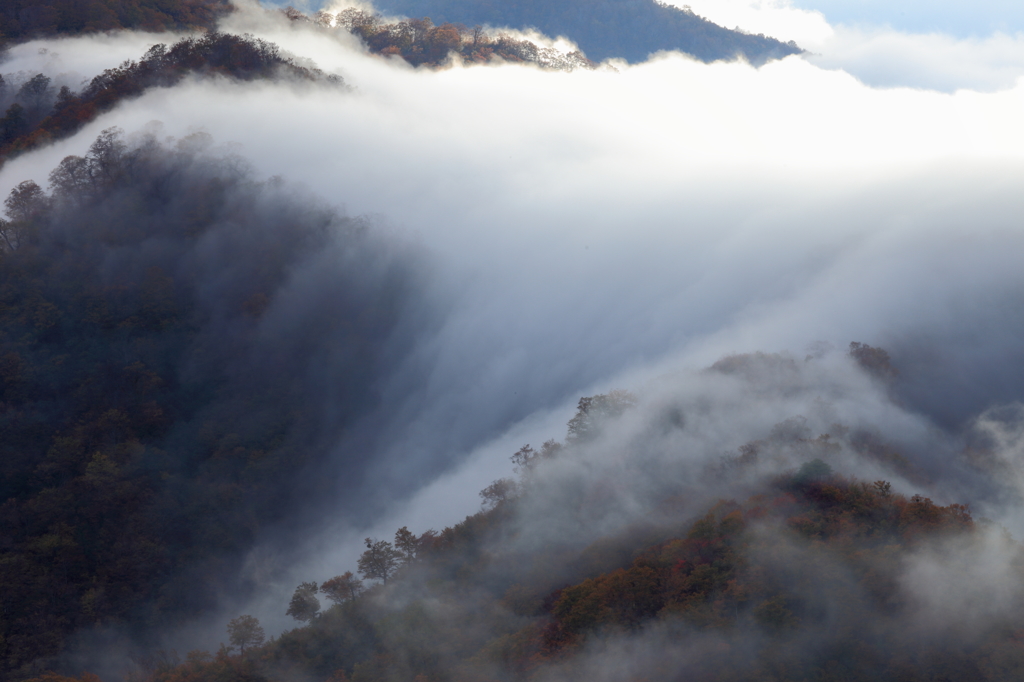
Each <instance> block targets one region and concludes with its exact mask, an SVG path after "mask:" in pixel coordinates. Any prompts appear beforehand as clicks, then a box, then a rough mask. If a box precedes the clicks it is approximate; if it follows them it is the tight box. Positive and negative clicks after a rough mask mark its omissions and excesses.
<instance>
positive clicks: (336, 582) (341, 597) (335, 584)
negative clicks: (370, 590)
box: [320, 571, 363, 604]
mask: <svg viewBox="0 0 1024 682" xmlns="http://www.w3.org/2000/svg"><path fill="white" fill-rule="evenodd" d="M362 590H363V581H362V580H360V579H359V578H357V577H355V575H353V574H352V571H345V572H344V573H342V574H341V575H336V576H334V577H333V578H331V579H330V580H326V581H324V583H323V584H321V585H320V592H322V593H323V594H324V595H325V596H326V597H327V598H328V599H330V600H331V601H332V602H334V603H335V604H341V603H343V602H346V601H351V600H353V599H355V598H356V597H357V596H359V593H360V592H362Z"/></svg>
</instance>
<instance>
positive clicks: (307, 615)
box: [286, 582, 320, 623]
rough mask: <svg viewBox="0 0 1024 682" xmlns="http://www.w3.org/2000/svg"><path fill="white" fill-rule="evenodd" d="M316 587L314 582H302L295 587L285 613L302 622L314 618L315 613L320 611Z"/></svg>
mask: <svg viewBox="0 0 1024 682" xmlns="http://www.w3.org/2000/svg"><path fill="white" fill-rule="evenodd" d="M317 589H318V588H317V584H316V583H315V582H310V583H302V584H300V585H299V586H298V587H296V588H295V594H293V595H292V600H291V602H289V604H288V611H287V612H286V613H287V614H288V615H289V616H291V617H292V618H294V619H295V620H301V621H302V622H304V623H308V622H309V621H311V620H313V619H314V618H316V614H317V613H319V611H320V600H319V599H317V598H316V593H317Z"/></svg>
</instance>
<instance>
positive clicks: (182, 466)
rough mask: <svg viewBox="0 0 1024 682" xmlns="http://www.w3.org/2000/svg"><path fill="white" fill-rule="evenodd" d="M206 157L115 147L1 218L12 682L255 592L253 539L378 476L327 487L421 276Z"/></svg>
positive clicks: (117, 138) (2, 474) (349, 230)
mask: <svg viewBox="0 0 1024 682" xmlns="http://www.w3.org/2000/svg"><path fill="white" fill-rule="evenodd" d="M208 145H209V140H208V137H207V136H204V135H203V134H199V133H197V134H195V135H192V136H190V137H188V138H185V139H182V140H180V141H178V142H177V143H176V144H175V146H173V147H166V146H164V145H163V144H162V143H161V142H158V141H157V138H156V137H154V136H152V135H143V136H141V137H137V139H133V140H132V141H131V142H128V141H126V139H125V138H124V137H123V135H122V134H121V133H120V132H119V131H117V130H107V131H105V132H104V133H103V135H101V136H100V137H99V138H98V139H97V140H96V141H95V143H94V144H93V145H92V147H91V148H90V150H89V153H88V154H87V155H86V156H84V157H77V156H70V157H67V158H65V159H64V160H63V161H62V162H61V163H60V165H59V166H58V167H57V168H55V169H54V170H53V172H52V173H51V174H50V177H49V180H50V188H51V189H50V192H49V193H47V192H44V191H43V190H42V189H41V188H40V187H39V186H38V185H37V184H36V183H34V182H32V181H25V182H22V183H21V184H19V185H18V186H17V187H16V188H15V190H14V191H13V192H12V193H11V195H10V197H8V199H7V201H6V203H5V207H6V213H7V219H6V220H3V221H0V378H2V384H0V430H2V432H3V434H4V435H3V438H2V439H0V499H2V500H3V503H2V505H0V527H2V528H3V529H4V533H3V534H2V540H0V543H2V544H0V604H2V612H3V614H4V616H3V619H2V620H0V660H2V661H3V667H2V671H0V674H2V675H3V676H4V677H9V676H10V675H15V676H24V675H25V674H26V672H27V671H31V670H36V669H38V666H41V665H44V664H45V662H46V661H47V660H48V658H49V657H53V656H55V655H57V654H59V653H60V652H61V650H62V648H63V643H64V641H65V637H66V636H67V635H69V634H70V633H72V632H74V631H76V630H80V629H82V628H95V627H106V626H111V625H117V624H120V623H128V624H131V626H132V628H133V629H134V630H135V632H136V633H137V634H139V635H141V636H142V637H143V638H144V637H145V636H146V633H147V632H150V631H151V630H152V629H153V628H155V627H166V626H167V625H168V624H169V623H171V622H174V621H175V620H176V619H178V618H184V617H189V616H192V615H195V614H197V613H201V612H205V611H206V610H208V609H209V608H210V607H211V606H212V605H214V604H215V603H216V602H217V599H218V595H220V594H224V593H244V592H245V590H246V589H248V588H247V586H246V585H239V584H235V583H234V581H235V578H234V574H235V572H236V571H237V567H238V561H240V559H241V557H242V555H243V553H244V551H245V549H246V548H247V547H249V546H251V544H252V543H253V542H254V539H255V538H256V537H257V536H258V535H259V534H260V532H261V530H262V529H264V528H266V527H267V526H268V524H270V523H272V522H277V521H280V520H281V517H282V510H284V509H290V508H294V507H295V506H296V501H297V500H298V499H303V500H305V501H306V502H311V501H312V500H314V499H316V498H318V497H320V496H323V495H335V494H337V492H338V490H339V489H341V490H343V489H346V488H355V487H356V486H357V485H358V481H359V477H360V471H361V468H362V467H363V466H365V464H366V463H367V462H366V461H365V460H364V459H359V458H356V459H355V460H353V461H351V462H346V464H345V466H344V469H345V479H344V480H340V481H339V480H337V479H335V478H333V473H332V472H329V471H327V470H325V468H324V467H323V466H322V465H323V462H324V461H325V459H326V453H328V452H332V453H333V457H334V458H335V460H336V462H341V461H347V459H348V455H346V454H345V453H343V452H342V453H339V452H336V451H333V450H332V448H333V447H334V446H335V444H336V441H337V438H338V434H339V433H340V432H341V431H343V430H344V429H345V428H346V427H347V426H348V425H350V424H351V423H353V421H354V420H356V419H358V418H359V417H360V415H364V414H366V413H367V412H369V411H371V410H372V409H373V407H374V405H375V391H376V388H375V383H376V382H377V380H378V377H379V375H380V373H381V371H382V369H381V367H382V363H383V362H384V360H383V358H384V356H385V354H386V353H392V354H394V353H401V352H402V347H403V346H402V342H401V341H400V340H399V337H397V336H396V327H397V325H398V324H399V320H400V318H401V317H402V311H403V310H404V308H405V307H406V306H407V305H410V304H411V301H412V300H413V299H414V288H415V282H416V274H415V273H416V269H415V268H414V267H413V264H412V261H411V260H410V256H409V255H408V254H405V255H403V253H402V252H401V251H400V250H397V251H396V250H395V249H394V248H392V247H386V246H385V245H384V244H383V243H381V242H380V241H379V240H378V239H377V238H376V237H375V235H374V231H373V229H372V227H371V226H370V225H369V224H367V223H366V222H365V221H361V220H358V219H353V218H347V217H345V216H342V215H339V214H338V213H336V212H334V211H333V210H331V209H329V208H327V207H324V206H322V205H319V204H318V203H316V202H309V201H306V200H304V199H303V198H302V197H296V196H292V195H291V194H290V192H289V189H288V188H287V187H285V186H283V185H282V184H281V183H279V182H276V181H270V182H262V183H261V182H256V181H255V180H253V179H252V178H251V177H250V175H249V172H248V171H247V170H246V167H245V165H244V163H242V162H241V161H240V160H238V159H232V158H230V157H229V158H218V157H217V156H215V155H211V154H209V153H207V152H206V151H204V150H205V149H206V147H208ZM389 357H391V358H392V359H393V358H394V356H393V355H392V356H389ZM339 457H340V459H338V458H339ZM314 472H315V475H314ZM338 486H340V488H339V487H338ZM26 666H27V667H26ZM18 671H20V672H18Z"/></svg>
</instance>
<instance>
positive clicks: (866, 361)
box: [849, 341, 899, 381]
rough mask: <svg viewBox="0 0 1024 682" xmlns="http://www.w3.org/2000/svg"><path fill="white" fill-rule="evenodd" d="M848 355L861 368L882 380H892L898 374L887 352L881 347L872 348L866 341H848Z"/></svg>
mask: <svg viewBox="0 0 1024 682" xmlns="http://www.w3.org/2000/svg"><path fill="white" fill-rule="evenodd" d="M849 355H850V357H851V358H853V359H854V360H855V361H856V362H857V364H858V365H860V366H861V369H863V370H864V371H866V372H867V373H868V374H871V375H872V376H875V377H877V378H879V379H882V380H883V381H892V380H893V379H895V378H896V377H897V376H899V372H898V371H896V368H895V367H893V366H892V361H891V360H890V358H889V354H888V353H887V352H885V350H883V349H881V348H873V347H871V346H869V345H868V344H866V343H858V342H857V341H854V342H852V343H850V352H849Z"/></svg>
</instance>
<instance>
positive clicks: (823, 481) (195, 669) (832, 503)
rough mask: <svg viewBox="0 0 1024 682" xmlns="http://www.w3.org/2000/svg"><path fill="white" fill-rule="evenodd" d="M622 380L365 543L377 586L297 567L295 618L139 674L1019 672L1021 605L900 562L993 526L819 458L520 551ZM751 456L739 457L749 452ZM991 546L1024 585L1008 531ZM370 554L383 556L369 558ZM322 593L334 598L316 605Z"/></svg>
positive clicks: (575, 676) (555, 676)
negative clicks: (916, 576) (996, 609)
mask: <svg viewBox="0 0 1024 682" xmlns="http://www.w3.org/2000/svg"><path fill="white" fill-rule="evenodd" d="M624 396H625V394H622V393H619V394H609V395H602V396H593V397H591V398H585V399H584V400H582V401H581V403H580V412H579V413H578V414H577V417H576V418H574V422H570V432H569V434H568V438H567V440H566V442H565V443H555V442H554V441H552V442H549V443H547V444H545V447H544V448H542V449H541V450H540V451H534V450H533V449H531V448H528V447H527V448H524V449H522V450H520V451H519V452H518V453H516V455H515V456H514V457H513V461H514V462H515V463H516V464H517V468H518V470H519V472H520V477H519V479H518V481H515V482H513V481H511V480H509V481H506V482H505V484H504V485H496V486H491V487H490V488H488V489H487V490H485V491H484V492H482V493H481V495H482V497H483V498H484V502H485V509H484V510H483V511H481V512H480V513H478V514H475V515H473V516H470V517H468V518H466V520H465V521H463V522H462V523H460V524H457V525H455V526H453V527H450V528H445V529H444V530H443V531H441V532H439V533H435V532H432V531H431V532H428V533H425V534H423V535H421V536H419V537H416V536H414V535H411V534H410V533H409V532H408V530H407V529H405V528H402V529H399V531H398V532H397V533H396V535H395V542H394V543H393V544H392V543H388V542H381V541H376V542H373V541H371V539H368V540H367V547H368V549H367V551H366V553H364V555H363V558H362V559H361V560H360V570H361V571H362V572H363V575H364V577H373V578H376V579H380V578H382V577H383V578H384V579H385V582H384V583H383V584H382V583H378V584H376V585H374V586H372V587H370V588H369V589H366V590H365V591H363V589H362V583H361V582H360V581H359V580H358V579H356V578H355V577H354V576H353V575H352V573H346V574H345V575H343V576H338V577H337V578H334V579H332V580H330V581H327V582H325V583H324V585H322V586H320V588H319V592H318V586H317V585H316V583H303V585H300V586H299V588H298V589H297V590H296V592H295V596H294V597H293V599H292V602H291V606H290V607H289V613H291V614H294V615H295V617H296V618H297V619H299V620H301V621H303V622H306V623H308V624H306V625H304V626H302V627H298V628H296V629H294V630H292V631H290V632H286V633H284V634H283V635H281V636H280V637H279V638H276V639H273V640H272V641H270V642H269V643H265V644H262V643H261V642H262V633H260V632H258V631H257V630H252V629H250V630H246V631H245V632H246V633H248V634H252V633H254V632H255V633H256V634H255V636H254V637H253V638H250V639H244V637H242V636H241V635H240V631H239V629H238V625H239V623H240V622H241V621H233V628H234V629H232V628H231V627H229V632H230V634H231V636H232V637H233V638H234V643H235V644H239V643H241V646H242V647H243V649H242V650H241V651H239V650H238V647H237V646H236V647H232V648H224V647H222V648H221V649H220V651H219V652H217V653H216V655H211V654H208V653H203V652H194V653H192V654H189V656H188V658H187V660H186V661H184V662H181V661H177V660H175V659H174V658H173V657H171V658H170V659H168V658H163V659H154V660H153V661H151V662H150V665H149V666H148V667H146V669H145V670H142V671H140V675H141V677H140V679H145V680H149V681H151V682H184V681H185V680H214V679H216V680H242V679H246V680H278V679H318V680H331V681H334V682H339V681H342V680H345V681H348V680H351V682H371V681H384V680H420V681H422V680H460V681H471V680H472V681H479V682H483V681H495V680H501V681H506V680H507V681H513V680H580V681H582V680H593V679H601V680H637V679H694V678H695V679H714V680H753V679H772V680H778V681H780V682H781V681H788V680H793V681H797V680H893V681H895V680H908V679H912V680H936V681H938V680H949V679H972V680H1012V679H1019V676H1020V675H1021V674H1022V673H1024V644H1022V641H1021V638H1020V633H1021V632H1022V631H1024V630H1022V628H1024V618H1022V617H1021V616H1020V614H1019V613H1017V612H1013V611H1007V612H1005V613H1003V614H1002V615H1001V616H999V617H995V618H992V619H991V620H987V621H980V622H979V621H977V620H974V619H972V618H971V617H970V615H969V614H968V613H966V612H965V613H961V614H960V615H961V616H962V619H955V618H954V619H950V620H948V621H946V622H942V623H935V622H930V623H929V622H928V620H927V616H926V615H925V613H924V612H923V611H922V608H923V606H922V602H921V601H920V597H919V595H918V594H916V590H918V589H919V586H916V585H914V584H912V583H908V582H907V577H906V576H907V572H908V570H914V569H913V567H915V566H923V565H926V564H927V562H928V561H931V560H932V559H930V558H929V557H933V556H936V555H934V554H933V553H934V552H941V553H944V554H945V555H946V556H947V557H949V556H955V557H956V558H955V559H954V561H960V560H962V559H963V558H965V557H974V558H975V559H976V560H977V561H979V562H981V561H986V560H987V559H988V558H991V557H992V554H991V552H992V545H991V543H992V533H991V532H990V530H989V529H988V528H987V527H986V526H985V525H984V524H978V523H976V522H975V521H974V520H973V519H972V517H971V514H970V511H969V510H968V508H967V507H965V506H963V505H960V504H951V505H946V506H941V505H937V504H935V503H933V502H932V501H931V500H930V499H928V498H925V497H922V496H920V495H912V496H910V497H907V496H904V495H901V494H897V493H894V492H893V491H892V487H891V484H889V483H888V482H885V481H876V482H873V483H868V482H863V481H858V480H855V479H851V478H848V477H843V476H839V475H836V474H835V473H833V471H832V469H831V467H830V466H829V465H828V464H827V463H825V462H824V461H823V460H821V459H813V460H810V461H808V462H806V463H805V464H804V465H802V466H801V467H800V468H799V469H797V470H795V471H790V472H789V473H787V474H784V475H780V476H777V477H773V478H771V480H769V481H765V482H764V484H763V485H762V486H761V488H760V491H759V492H758V493H757V494H755V495H753V496H751V497H749V498H747V499H745V500H743V501H741V502H736V501H731V500H722V501H719V502H718V503H716V504H714V505H713V506H711V507H710V508H709V509H706V510H705V511H704V513H702V514H700V515H698V516H696V518H694V517H692V516H689V515H685V516H680V513H679V510H680V509H681V508H682V507H683V506H685V505H684V504H681V501H680V500H678V499H676V498H674V497H671V496H670V497H666V498H665V499H663V500H662V501H661V502H660V504H658V505H657V512H656V513H654V514H650V515H647V516H646V517H645V518H643V519H641V520H638V521H637V522H635V523H632V524H630V525H629V526H628V527H624V528H622V529H620V530H619V531H618V532H615V533H612V534H609V535H607V536H605V537H601V538H600V539H598V540H596V541H593V542H588V543H583V544H580V543H578V542H574V541H573V538H571V537H559V538H556V539H553V540H552V541H550V542H548V543H546V546H544V547H537V546H534V547H533V549H532V550H531V551H529V552H528V553H525V554H524V553H523V551H522V547H521V544H520V541H521V539H522V534H523V533H525V532H526V531H525V530H524V529H523V527H522V525H521V523H522V520H523V515H524V513H525V511H526V508H527V507H529V506H531V505H535V504H536V503H537V501H536V499H533V498H535V496H536V495H538V494H541V492H540V488H541V487H542V483H541V481H540V479H539V478H538V477H541V476H544V475H545V473H544V472H545V470H546V469H548V468H549V467H551V466H557V462H558V461H559V459H560V458H562V457H565V456H570V455H571V453H572V451H573V450H574V449H578V448H579V446H580V443H581V437H582V436H583V433H582V432H581V431H580V429H579V428H578V427H580V425H582V424H589V427H591V428H595V429H596V428H599V427H600V426H601V425H602V424H601V423H602V422H603V421H607V420H610V419H614V417H613V416H612V415H613V413H614V412H616V411H618V410H620V409H624V410H629V409H631V408H630V407H629V406H628V404H625V403H624V402H623V400H622V398H623V397H624ZM607 407H611V408H613V409H612V410H610V411H609V410H606V409H604V408H607ZM817 440H819V441H820V442H822V443H824V442H825V441H827V440H829V439H825V440H824V441H822V440H821V439H817ZM829 451H830V448H829V447H822V448H819V452H821V453H823V454H825V456H828V452H829ZM751 452H752V450H751V449H747V450H745V454H744V457H746V460H745V463H742V464H740V466H751V465H752V464H751V458H750V453H751ZM744 457H740V458H739V460H736V461H742V460H743V459H744ZM563 521H564V519H558V518H549V519H548V523H549V524H551V525H552V526H554V527H559V526H561V525H562V523H563ZM996 544H997V545H998V551H999V552H1002V553H1005V555H1006V556H1007V557H1008V560H1009V561H1012V562H1013V564H1014V565H1015V566H1016V568H1015V569H1014V571H1013V575H1014V579H1015V580H1017V581H1020V580H1021V578H1022V575H1021V571H1020V561H1021V559H1022V558H1024V555H1022V553H1021V548H1020V546H1018V545H1016V544H1015V543H1012V542H1011V541H1009V540H1007V539H1005V538H1003V539H1001V540H997V541H996ZM517 546H519V548H518V549H517ZM382 557H385V558H388V560H389V561H390V564H388V563H387V562H384V563H383V564H382V563H374V561H375V560H380V559H381V558H382ZM922 562H924V563H922ZM384 565H390V568H389V569H387V570H383V571H381V570H378V569H380V567H381V566H384ZM936 566H941V563H939V564H937V565H936ZM375 567H376V568H375ZM908 567H910V568H908ZM937 570H941V569H937ZM931 577H932V578H933V579H936V575H935V574H934V570H933V573H932V574H931ZM318 593H319V594H320V595H321V596H322V597H326V598H327V599H328V600H330V601H331V602H334V604H333V605H332V606H330V607H329V608H325V609H323V610H321V609H320V603H319V600H318V598H317V596H316V595H317V594H318ZM945 598H946V597H942V599H945ZM256 627H257V628H258V624H257V625H256ZM246 645H248V649H245V648H244V647H245V646H246ZM232 649H234V650H235V651H234V653H232Z"/></svg>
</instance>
